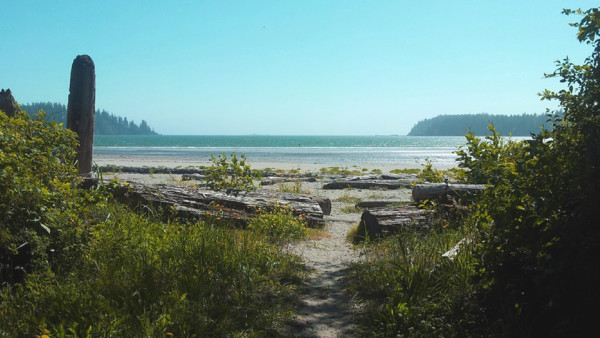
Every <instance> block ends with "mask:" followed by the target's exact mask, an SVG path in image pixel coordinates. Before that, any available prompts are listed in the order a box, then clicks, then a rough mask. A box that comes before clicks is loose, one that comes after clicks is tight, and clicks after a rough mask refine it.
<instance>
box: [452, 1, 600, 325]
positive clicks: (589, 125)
mask: <svg viewBox="0 0 600 338" xmlns="http://www.w3.org/2000/svg"><path fill="white" fill-rule="evenodd" d="M565 13H566V14H580V15H582V16H583V18H582V20H581V21H580V22H579V23H576V24H574V26H576V27H578V28H579V34H578V37H579V40H580V41H582V42H586V43H588V44H591V45H593V46H594V48H595V49H594V51H593V53H592V56H591V57H589V58H588V59H587V60H586V61H585V63H584V65H581V66H579V65H574V64H572V63H571V62H570V61H569V59H565V60H563V61H560V62H558V68H557V70H556V71H555V72H554V73H552V74H550V75H549V77H559V78H560V79H561V82H563V83H565V84H566V86H567V88H566V89H564V90H561V91H559V92H552V91H549V90H546V91H545V92H544V93H543V94H542V96H543V98H544V99H556V100H558V101H559V102H560V105H561V107H562V110H563V112H562V114H556V115H552V116H551V118H552V122H553V126H554V128H553V130H552V131H547V130H543V131H542V132H540V133H539V134H537V135H533V137H532V139H531V140H530V141H527V142H512V141H503V140H502V139H501V138H500V137H499V136H498V135H497V133H493V135H491V136H489V137H487V138H486V140H485V141H482V140H480V139H478V138H475V137H474V136H473V135H468V136H467V146H466V149H465V150H463V151H462V152H461V153H459V157H460V165H461V166H462V167H465V168H468V169H470V170H469V171H468V172H467V177H468V179H469V180H471V181H472V182H477V183H489V184H490V185H491V186H492V187H491V188H490V189H487V190H486V191H485V192H484V193H483V194H482V198H481V200H480V201H478V202H477V204H476V205H475V206H474V212H473V215H472V222H473V223H474V224H478V226H479V229H480V234H481V237H480V241H479V242H480V243H481V244H480V245H479V247H478V248H477V251H478V252H477V256H478V257H480V258H481V260H480V262H479V267H478V270H479V282H480V283H481V288H482V291H481V296H480V297H481V299H483V300H484V302H483V303H482V308H484V309H485V312H484V313H485V316H486V321H487V322H488V323H490V324H489V326H490V327H491V332H490V333H488V334H493V335H506V336H516V335H520V336H534V335H535V336H585V335H586V334H587V333H589V332H594V331H595V330H596V316H595V312H596V308H597V304H598V303H599V302H600V291H599V290H598V287H597V286H598V285H599V284H600V259H599V258H600V255H599V254H598V253H599V252H600V228H599V227H598V221H597V213H596V211H595V210H596V208H597V206H598V204H599V203H600V175H599V173H600V110H599V108H598V107H599V105H598V97H600V68H599V65H600V42H599V40H598V39H596V37H597V36H598V34H599V33H600V11H599V10H598V9H592V10H589V11H585V12H581V11H570V10H565Z"/></svg>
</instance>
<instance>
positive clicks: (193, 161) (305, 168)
mask: <svg viewBox="0 0 600 338" xmlns="http://www.w3.org/2000/svg"><path fill="white" fill-rule="evenodd" d="M94 163H95V164H97V165H98V166H108V165H115V166H127V167H150V168H158V167H164V168H188V167H201V166H204V167H210V166H211V165H212V162H210V160H209V159H208V158H206V159H199V158H188V157H164V156H146V157H143V156H136V155H132V156H121V155H116V156H115V155H94ZM246 163H247V164H249V165H250V167H251V168H252V169H258V170H264V169H273V170H276V169H282V170H299V171H301V172H311V173H317V172H319V171H320V170H321V168H331V167H339V168H347V169H351V170H359V171H362V170H363V169H366V170H365V171H364V172H365V174H367V173H370V172H371V171H372V170H375V169H378V170H381V171H382V172H383V173H389V172H390V171H392V170H394V169H423V165H424V164H425V163H416V162H415V163H412V162H411V163H406V162H405V163H398V164H388V163H358V164H353V165H349V164H340V163H335V162H324V163H310V162H283V161H261V160H255V159H248V160H247V161H246ZM433 166H434V168H435V169H439V170H447V169H450V168H455V167H457V166H456V165H455V166H448V165H440V164H439V163H435V162H434V163H433Z"/></svg>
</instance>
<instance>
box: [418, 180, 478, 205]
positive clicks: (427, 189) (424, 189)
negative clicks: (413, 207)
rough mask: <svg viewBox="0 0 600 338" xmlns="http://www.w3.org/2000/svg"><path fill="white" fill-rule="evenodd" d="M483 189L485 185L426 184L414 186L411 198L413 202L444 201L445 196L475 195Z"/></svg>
mask: <svg viewBox="0 0 600 338" xmlns="http://www.w3.org/2000/svg"><path fill="white" fill-rule="evenodd" d="M485 189H486V186H485V184H446V183H426V184H417V185H415V187H414V188H413V190H412V196H413V199H414V200H415V201H422V200H439V199H446V198H447V196H451V197H460V196H462V195H465V194H475V193H477V192H480V191H482V190H485Z"/></svg>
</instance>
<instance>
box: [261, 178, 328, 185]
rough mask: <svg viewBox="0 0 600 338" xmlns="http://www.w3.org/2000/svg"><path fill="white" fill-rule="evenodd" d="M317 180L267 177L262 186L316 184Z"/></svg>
mask: <svg viewBox="0 0 600 338" xmlns="http://www.w3.org/2000/svg"><path fill="white" fill-rule="evenodd" d="M316 181H317V179H316V178H314V177H298V178H291V177H265V178H263V179H262V181H260V184H262V185H273V184H278V183H290V182H316Z"/></svg>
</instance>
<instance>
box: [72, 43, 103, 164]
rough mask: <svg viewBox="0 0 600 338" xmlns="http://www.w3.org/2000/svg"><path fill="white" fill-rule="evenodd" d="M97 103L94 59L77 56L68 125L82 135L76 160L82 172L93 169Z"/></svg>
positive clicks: (73, 68)
mask: <svg viewBox="0 0 600 338" xmlns="http://www.w3.org/2000/svg"><path fill="white" fill-rule="evenodd" d="M95 104H96V71H95V66H94V61H92V58H90V57H89V56H87V55H78V56H77V57H76V58H75V60H74V61H73V66H72V67H71V83H70V85H69V104H68V108H67V128H68V129H70V130H72V131H74V132H76V133H77V135H78V137H79V148H78V149H77V162H78V163H79V174H80V175H88V174H89V173H90V172H91V171H92V151H93V146H94V114H95Z"/></svg>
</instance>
